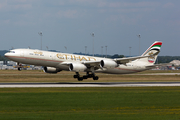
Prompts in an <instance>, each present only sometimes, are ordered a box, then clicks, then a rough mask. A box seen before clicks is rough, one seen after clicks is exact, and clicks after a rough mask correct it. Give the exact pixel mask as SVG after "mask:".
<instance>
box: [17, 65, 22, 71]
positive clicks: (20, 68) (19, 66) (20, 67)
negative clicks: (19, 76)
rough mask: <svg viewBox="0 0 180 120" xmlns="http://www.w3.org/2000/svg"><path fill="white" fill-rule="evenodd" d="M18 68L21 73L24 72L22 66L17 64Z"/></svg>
mask: <svg viewBox="0 0 180 120" xmlns="http://www.w3.org/2000/svg"><path fill="white" fill-rule="evenodd" d="M17 67H18V70H19V71H21V70H22V65H21V64H19V63H17Z"/></svg>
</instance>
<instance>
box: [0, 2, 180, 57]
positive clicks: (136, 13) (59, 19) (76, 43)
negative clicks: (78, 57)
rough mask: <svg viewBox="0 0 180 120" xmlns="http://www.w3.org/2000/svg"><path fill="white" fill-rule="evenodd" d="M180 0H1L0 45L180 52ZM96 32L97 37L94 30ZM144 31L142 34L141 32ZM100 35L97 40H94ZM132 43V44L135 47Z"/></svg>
mask: <svg viewBox="0 0 180 120" xmlns="http://www.w3.org/2000/svg"><path fill="white" fill-rule="evenodd" d="M179 5H180V1H179V0H0V41H1V44H0V50H9V49H12V48H28V47H30V48H32V49H41V36H40V35H39V34H38V32H42V35H43V36H42V49H43V50H47V49H49V50H57V51H61V52H67V53H75V52H82V53H85V46H87V49H86V51H87V52H86V53H89V54H93V46H94V53H95V54H106V47H105V46H107V54H110V55H114V54H119V55H125V56H129V55H132V56H135V55H139V51H140V54H142V53H143V52H144V51H145V50H146V49H147V48H148V47H149V46H150V45H151V44H152V43H153V42H154V41H162V42H163V45H162V47H161V52H160V55H161V56H165V55H168V56H180V53H179V49H180V47H179V46H180V7H179ZM92 33H94V37H93V36H92ZM139 34H140V36H141V38H140V39H139V38H138V35H139ZM93 41H94V44H93ZM130 47H131V49H130Z"/></svg>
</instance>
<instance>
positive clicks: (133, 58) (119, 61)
mask: <svg viewBox="0 0 180 120" xmlns="http://www.w3.org/2000/svg"><path fill="white" fill-rule="evenodd" d="M146 57H149V56H138V57H128V58H117V59H114V60H115V61H116V62H117V63H118V64H126V63H128V62H130V61H133V60H136V59H140V58H146Z"/></svg>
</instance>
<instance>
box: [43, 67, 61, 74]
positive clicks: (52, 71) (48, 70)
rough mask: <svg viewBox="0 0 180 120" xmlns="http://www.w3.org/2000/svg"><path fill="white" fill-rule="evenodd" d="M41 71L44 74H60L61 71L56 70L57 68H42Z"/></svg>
mask: <svg viewBox="0 0 180 120" xmlns="http://www.w3.org/2000/svg"><path fill="white" fill-rule="evenodd" d="M43 71H44V72H45V73H58V72H60V71H61V70H60V69H58V68H54V67H44V68H43Z"/></svg>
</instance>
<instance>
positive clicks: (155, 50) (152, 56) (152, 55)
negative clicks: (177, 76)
mask: <svg viewBox="0 0 180 120" xmlns="http://www.w3.org/2000/svg"><path fill="white" fill-rule="evenodd" d="M161 45H162V42H159V41H155V42H154V43H153V44H152V45H151V46H150V47H149V48H148V49H147V50H146V51H145V52H144V53H143V54H142V55H141V56H149V57H147V58H142V59H139V61H141V62H144V64H146V65H152V64H154V63H155V62H156V59H157V56H158V54H159V52H160V48H161Z"/></svg>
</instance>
